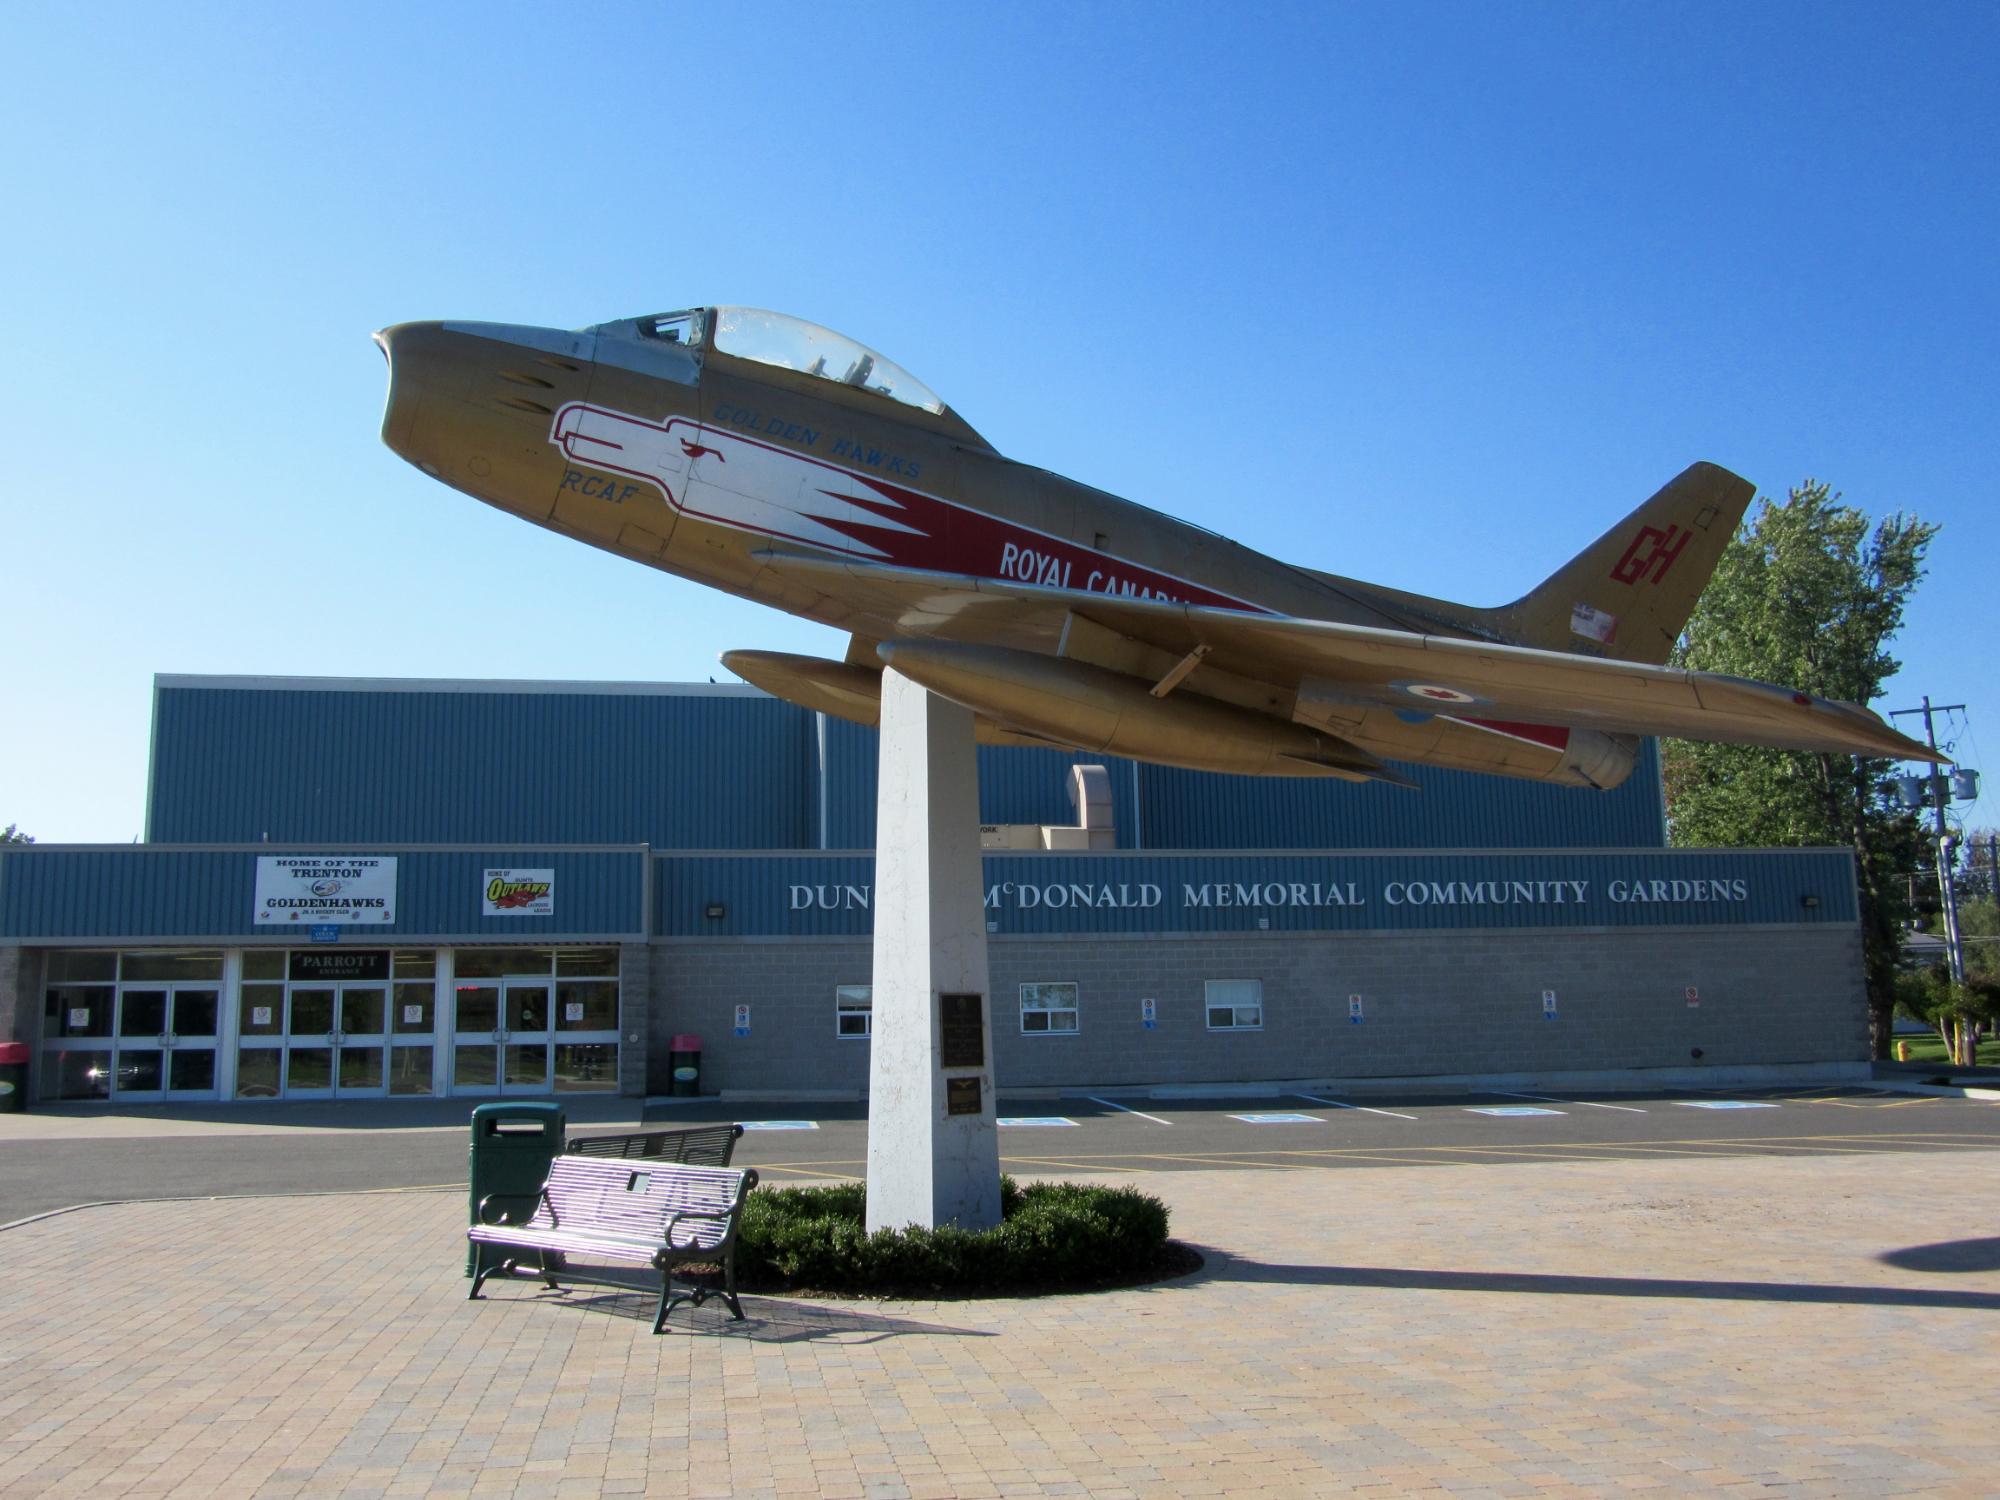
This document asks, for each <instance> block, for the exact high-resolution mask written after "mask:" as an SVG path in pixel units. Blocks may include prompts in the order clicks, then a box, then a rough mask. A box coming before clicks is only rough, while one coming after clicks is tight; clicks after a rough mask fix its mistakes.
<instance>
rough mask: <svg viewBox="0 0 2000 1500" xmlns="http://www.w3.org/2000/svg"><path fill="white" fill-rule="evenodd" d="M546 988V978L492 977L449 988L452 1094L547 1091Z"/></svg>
mask: <svg viewBox="0 0 2000 1500" xmlns="http://www.w3.org/2000/svg"><path fill="white" fill-rule="evenodd" d="M551 990H552V986H551V984H550V982H549V981H548V980H546V979H494V980H487V981H484V982H481V983H464V984H460V985H459V986H458V987H457V988H456V989H455V990H454V991H453V993H452V1037H451V1043H452V1045H451V1091H452V1092H453V1093H454V1094H546V1093H548V1092H549V1029H550V1011H551V1006H550V993H551Z"/></svg>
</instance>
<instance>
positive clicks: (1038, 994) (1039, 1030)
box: [1021, 984, 1077, 1036]
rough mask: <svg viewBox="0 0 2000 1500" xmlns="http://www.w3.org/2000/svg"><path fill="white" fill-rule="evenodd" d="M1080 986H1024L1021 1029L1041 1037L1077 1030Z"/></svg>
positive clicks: (1022, 989) (1022, 987)
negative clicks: (1078, 991)
mask: <svg viewBox="0 0 2000 1500" xmlns="http://www.w3.org/2000/svg"><path fill="white" fill-rule="evenodd" d="M1076 1013H1077V1005H1076V986H1075V985H1073V984H1024V985H1022V986H1021V1031H1022V1033H1023V1034H1031V1035H1038V1036H1049V1035H1054V1034H1056V1033H1058V1032H1074V1031H1075V1030H1076V1029H1077V1027H1076Z"/></svg>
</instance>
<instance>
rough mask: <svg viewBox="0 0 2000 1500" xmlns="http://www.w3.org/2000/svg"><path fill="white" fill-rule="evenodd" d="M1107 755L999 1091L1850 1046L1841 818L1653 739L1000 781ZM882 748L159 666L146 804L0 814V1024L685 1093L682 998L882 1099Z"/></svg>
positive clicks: (1015, 882) (1016, 942)
mask: <svg viewBox="0 0 2000 1500" xmlns="http://www.w3.org/2000/svg"><path fill="white" fill-rule="evenodd" d="M1087 763H1094V764H1101V765H1103V766H1104V767H1105V769H1106V776H1107V781H1108V790H1109V792H1110V797H1111V803H1112V813H1113V818H1114V821H1115V844H1114V845H1113V847H1110V848H1105V847H1102V846H1101V845H1100V846H1097V847H1093V848H1092V849H1090V850H1089V852H1070V851H1071V848H1073V847H1074V846H1069V847H1065V848H1063V849H1060V850H1058V849H1052V848H1036V847H1034V846H1035V845H1036V844H1037V842H1038V841H1039V840H1040V839H1041V835H1040V834H1039V832H1038V831H1037V832H1036V833H1035V834H1034V835H1033V836H1032V837H1030V836H1027V835H1023V836H1022V837H1023V839H1024V840H1025V845H1026V847H1024V846H1023V843H1022V842H1019V841H1011V842H1010V840H1011V838H1012V836H1011V835H996V838H997V839H999V840H1000V841H1001V842H1003V843H1006V844H1007V847H1006V848H1005V849H998V848H996V849H991V850H989V851H988V853H987V855H986V857H985V864H984V884H985V905H986V919H987V928H988V936H989V952H988V958H989V969H990V984H991V990H990V997H989V998H990V1000H991V1005H992V1017H993V1022H992V1027H993V1053H994V1059H995V1063H996V1066H997V1067H998V1069H999V1076H1000V1077H1001V1078H1002V1079H1004V1080H1006V1081H1007V1083H1008V1084H1010V1085H1013V1086H1018V1087H1033V1088H1056V1089H1063V1088H1071V1087H1083V1088H1090V1087H1097V1088H1101V1087H1105V1086H1116V1085H1124V1084H1141V1085H1144V1084H1163V1085H1184V1084H1199V1083H1219V1082H1231V1083H1235V1082H1257V1081H1259V1080H1287V1079H1289V1080H1339V1079H1355V1078H1365V1077H1405V1076H1417V1075H1437V1074H1484V1075H1493V1074H1502V1073H1505V1074H1515V1075H1526V1074H1530V1073H1532V1074H1533V1075H1534V1076H1536V1077H1539V1078H1557V1077H1561V1076H1565V1075H1566V1074H1573V1073H1574V1071H1576V1070H1604V1069H1642V1070H1651V1069H1661V1068H1673V1067H1682V1068H1685V1067H1688V1066H1690V1065H1691V1063H1699V1064H1700V1066H1701V1068H1703V1069H1712V1068H1714V1067H1715V1066H1717V1065H1723V1066H1733V1065H1741V1066H1751V1067H1760V1068H1768V1067H1770V1066H1772V1065H1775V1064H1786V1063H1793V1064H1801V1065H1809V1066H1811V1067H1812V1068H1813V1069H1814V1076H1815V1077H1820V1078H1824V1077H1827V1076H1832V1075H1830V1074H1829V1073H1828V1072H1827V1069H1828V1068H1829V1067H1832V1068H1834V1069H1836V1070H1837V1069H1838V1068H1840V1067H1859V1066H1861V1065H1862V1059H1864V1058H1865V1056H1866V1047H1867V1039H1866V1025H1865V1009H1864V998H1863V994H1862V989H1861V983H1860V938H1859V927H1858V923H1857V917H1856V902H1855V893H1854V874H1853V862H1852V858H1851V856H1850V854H1849V853H1848V851H1845V850H1762V851H1752V850H1677V849H1668V848H1666V847H1665V839H1664V831H1665V830H1664V819H1663V812H1662V806H1661V797H1660V783H1659V761H1658V756H1657V752H1656V749H1655V747H1654V746H1653V745H1652V744H1650V743H1648V744H1647V745H1646V746H1645V749H1644V752H1643V753H1642V755H1641V758H1640V760H1639V764H1638V766H1637V767H1636V768H1635V771H1634V773H1633V775H1632V776H1631V777H1630V778H1629V779H1628V781H1627V782H1626V783H1625V784H1624V785H1623V786H1622V787H1620V788H1618V789H1616V790H1614V791H1611V792H1585V791H1575V790H1570V789H1565V788H1554V787H1546V786H1540V785H1537V784H1534V783H1530V782H1520V781H1511V780H1505V779H1501V778H1489V777H1483V776H1473V775H1466V774H1460V773H1453V772H1448V771H1435V770H1429V769H1421V768H1420V769H1416V770H1414V772H1413V774H1414V776H1415V778H1416V780H1417V781H1418V782H1419V783H1420V784H1421V790H1418V791H1408V790H1404V789H1399V788H1395V787H1389V786H1383V785H1361V786H1356V785H1352V784H1349V783H1345V782H1340V781H1333V780H1317V779H1296V780H1295V779H1280V778H1250V777H1225V776H1215V775H1207V774H1202V773H1196V772H1185V771H1177V770H1172V769H1168V768H1163V767H1158V766H1146V765H1137V764H1134V763H1132V762H1129V761H1120V760H1115V759H1111V758H1108V757H1101V756H1092V755H1086V754H1081V753H1064V752H1059V751H1054V750H1033V749H1021V748H1013V747H1004V748H1000V747H988V748H983V749H982V750H981V751H980V753H979V772H980V798H981V811H982V816H983V818H984V820H985V821H987V822H989V823H993V824H1008V825H1054V826H1057V827H1073V825H1074V824H1075V823H1076V822H1077V818H1076V810H1075V809H1074V808H1072V806H1071V805H1070V795H1071V791H1070V783H1071V778H1070V774H1069V773H1070V770H1071V768H1072V767H1074V766H1076V765H1079V764H1087ZM876 764H877V736H876V734H875V732H874V731H873V730H870V729H865V728H861V727H858V726H856V725H852V724H849V723H846V722H844V721H841V720H835V719H828V718H825V717H824V716H822V715H818V714H814V713H811V712H809V711H806V710H804V709H800V708H797V707H795V706H793V705H791V704H788V703H785V702H782V701H779V700H777V699H773V698H770V697H767V696H766V695H764V694H763V693H761V692H758V691H757V690H755V689H751V688H746V687H738V686H717V685H698V686H697V685H653V684H620V683H606V684H588V683H585V684H553V683H506V682H394V681H391V682H381V681H355V680H313V679H239V678H213V677H161V678H159V679H157V681H156V684H155V690H154V736H153V747H152V761H151V769H150V777H151V780H150V787H149V797H148V815H147V828H148V838H149V842H148V843H146V844H142V845H137V846H97V847H62V846H49V845H37V846H32V847H18V846H17V847H13V848H9V849H7V850H0V1039H20V1040H23V1041H26V1042H29V1043H30V1044H31V1056H32V1058H33V1061H32V1062H31V1064H30V1069H31V1078H32V1080H33V1083H32V1087H33V1091H34V1096H35V1097H37V1098H40V1099H48V1100H99V1101H106V1100H108V1101H111V1102H117V1101H119V1100H130V1101H132V1102H149V1101H155V1100H174V1099H188V1100H195V1099H204V1098H205V1099H233V1098H272V1097H278V1098H300V1099H309V1098H340V1097H348V1096H355V1097H367V1096H378V1097H385V1098H387V1097H395V1096H397V1095H453V1096H459V1095H463V1096H468V1097H471V1096H478V1095H481V1094H490V1093H494V1092H500V1093H510V1092H527V1093H534V1092H544V1093H546V1092H587V1091H596V1092H608V1091H611V1090H613V1089H616V1090H617V1091H619V1092H623V1093H626V1094H644V1093H660V1092H664V1089H665V1085H666V1081H667V1079H668V1077H669V1070H670V1067H671V1063H670V1052H671V1043H672V1040H673V1038H675V1037H676V1036H678V1035H681V1034H683V1033H694V1034H697V1035H699V1036H701V1037H703V1038H705V1040H706V1055H705V1060H704V1065H703V1075H702V1076H703V1084H704V1088H705V1089H707V1090H708V1091H715V1090H718V1089H719V1090H723V1091H737V1090H741V1091H747V1092H766V1093H769V1092H776V1091H797V1090H811V1091H824V1090H828V1089H832V1090H836V1091H841V1090H852V1091H855V1092H859V1091H861V1090H864V1089H865V1088H866V1086H867V1077H868V1073H867V1059H868V1045H869V1044H868V1042H867V1036H868V1024H869V1016H868V1009H867V1008H868V1006H869V1005H870V1003H871V1002H870V1000H869V999H868V995H869V990H868V986H869V985H870V983H871V980H872V957H873V950H872V946H871V942H872V933H873V925H874V912H873V902H874V882H875V857H874V854H873V851H872V847H871V846H872V845H873V843H874V834H875V797H876V783H877V774H876ZM287 881H291V882H295V883H293V884H285V882H287ZM364 888H365V889H364ZM343 891H344V892H345V894H344V895H343V894H342V892H343ZM523 892H525V893H527V894H526V895H525V896H524V897H523V899H521V900H514V899H513V896H514V895H515V894H518V893H523ZM537 893H539V894H537ZM503 898H504V899H503ZM329 905H334V906H341V905H344V906H345V907H346V908H347V909H348V910H347V917H348V925H340V924H338V923H332V922H329V920H328V918H327V916H326V915H325V914H324V910H323V909H324V908H326V907H328V906H329ZM363 908H366V909H365V910H363ZM315 945H328V946H315ZM329 974H332V975H334V976H335V977H334V978H328V977H327V976H328V975H329ZM1214 984H1221V985H1223V986H1224V987H1225V991H1226V993H1228V994H1229V995H1231V996H1232V997H1234V998H1233V999H1232V1000H1231V1003H1230V1005H1229V1006H1227V1007H1224V1008H1223V1012H1222V1013H1223V1014H1224V1021H1223V1023H1222V1024H1221V1025H1220V1026H1218V1023H1217V1021H1216V1019H1215V1015H1216V1012H1213V1011H1211V1010H1210V1009H1209V1002H1208V999H1207V997H1208V995H1209V993H1210V990H1209V987H1210V986H1211V985H1214ZM1246 987H1247V989H1246ZM1051 993H1058V994H1061V995H1066V996H1068V997H1069V1003H1068V1004H1066V1005H1059V1006H1055V1007H1054V1008H1053V1010H1051V1009H1050V1007H1049V1004H1048V1002H1047V996H1048V995H1050V994H1051ZM1246 993H1249V994H1250V995H1251V996H1252V998H1251V1000H1249V1001H1248V1002H1247V1003H1246V1002H1245V1001H1244V999H1243V997H1244V995H1245V994H1246ZM1031 997H1033V998H1032V999H1031ZM857 1006H858V1007H859V1010H857V1008H856V1007H857ZM1017 1010H1018V1014H1017V1013H1016V1011H1017ZM1031 1011H1032V1012H1033V1014H1032V1015H1031V1014H1030V1012H1031ZM1052 1017H1055V1019H1052ZM1031 1021H1032V1022H1033V1023H1034V1024H1032V1025H1031V1024H1030V1022H1031ZM1320 1086H1321V1087H1331V1086H1334V1085H1333V1084H1332V1083H1330V1082H1329V1083H1324V1084H1321V1085H1320Z"/></svg>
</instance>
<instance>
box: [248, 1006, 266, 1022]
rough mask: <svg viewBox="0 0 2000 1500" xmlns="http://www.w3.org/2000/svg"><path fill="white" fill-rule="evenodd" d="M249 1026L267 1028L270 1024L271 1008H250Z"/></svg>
mask: <svg viewBox="0 0 2000 1500" xmlns="http://www.w3.org/2000/svg"><path fill="white" fill-rule="evenodd" d="M250 1024H251V1025H252V1026H269V1025H270V1024H271V1007H270V1006H268V1005H253V1006H251V1007H250Z"/></svg>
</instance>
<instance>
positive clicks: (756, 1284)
mask: <svg viewBox="0 0 2000 1500" xmlns="http://www.w3.org/2000/svg"><path fill="white" fill-rule="evenodd" d="M867 1207H868V1190H867V1188H866V1187H865V1186H863V1185H862V1184H860V1183H851V1184H847V1183H843V1184H838V1185H833V1186H828V1187H795V1188H776V1189H770V1190H766V1189H761V1188H760V1189H759V1190H757V1191H756V1192H754V1193H752V1194H751V1195H750V1198H749V1201H748V1202H747V1203H746V1204H745V1205H744V1212H743V1224H742V1227H741V1229H740V1230H739V1231H738V1238H737V1242H736V1276H737V1281H738V1283H739V1284H740V1285H742V1286H745V1287H748V1288H751V1289H753V1290H760V1291H781V1290H782V1291H791V1292H826V1293H838V1294H849V1295H862V1296H875V1297H892V1296H926V1297H928V1296H937V1295H940V1294H944V1295H954V1294H955V1295H960V1296H967V1295H975V1294H983V1293H990V1292H1017V1293H1018V1292H1048V1291H1070V1290H1083V1289H1090V1288H1099V1287H1110V1286H1131V1285H1133V1284H1135V1283H1137V1282H1141V1281H1151V1280H1157V1279H1159V1278H1161V1277H1164V1276H1177V1275H1181V1274H1183V1273H1185V1272H1187V1271H1190V1270H1193V1269H1195V1268H1196V1267H1197V1266H1199V1265H1200V1264H1201V1257H1200V1256H1198V1255H1196V1254H1195V1253H1194V1252H1193V1251H1191V1250H1188V1249H1186V1248H1185V1247H1184V1246H1180V1245H1177V1244H1175V1243H1174V1242H1173V1241H1171V1240H1169V1239H1168V1238H1167V1208H1166V1205H1165V1204H1164V1203H1162V1202H1160V1200H1159V1199H1157V1198H1154V1197H1150V1196H1148V1195H1147V1194H1145V1193H1141V1192H1139V1191H1137V1190H1136V1189H1134V1188H1122V1187H1120V1188H1109V1187H1092V1186H1086V1185H1084V1184H1082V1183H1067V1182H1034V1183H1030V1184H1028V1186H1026V1187H1025V1188H1024V1187H1019V1186H1017V1185H1016V1184H1015V1182H1014V1180H1013V1179H1012V1178H1010V1177H1002V1178H1001V1179H1000V1213H1001V1222H1000V1225H999V1227H998V1228H996V1229H987V1230H968V1229H959V1228H956V1227H953V1226H949V1225H947V1226H944V1227H941V1228H938V1229H921V1228H917V1227H915V1226H912V1227H910V1228H907V1229H880V1230H877V1231H876V1232H875V1233H873V1234H870V1233H869V1232H868V1230H867V1227H866V1223H867Z"/></svg>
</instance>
